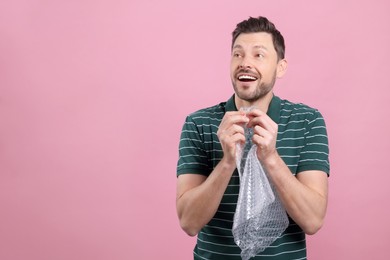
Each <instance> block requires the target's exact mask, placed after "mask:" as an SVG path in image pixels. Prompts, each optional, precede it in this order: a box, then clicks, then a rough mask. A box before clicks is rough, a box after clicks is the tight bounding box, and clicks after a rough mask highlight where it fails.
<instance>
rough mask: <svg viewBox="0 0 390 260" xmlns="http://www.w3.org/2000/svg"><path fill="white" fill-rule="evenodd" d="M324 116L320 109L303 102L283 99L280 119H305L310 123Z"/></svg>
mask: <svg viewBox="0 0 390 260" xmlns="http://www.w3.org/2000/svg"><path fill="white" fill-rule="evenodd" d="M317 118H321V119H322V120H323V117H322V115H321V113H320V111H319V110H318V109H316V108H313V107H310V106H308V105H306V104H303V103H294V102H291V101H289V100H287V99H281V105H280V119H281V122H283V121H294V122H297V121H305V122H306V123H309V122H311V121H313V120H316V119H317Z"/></svg>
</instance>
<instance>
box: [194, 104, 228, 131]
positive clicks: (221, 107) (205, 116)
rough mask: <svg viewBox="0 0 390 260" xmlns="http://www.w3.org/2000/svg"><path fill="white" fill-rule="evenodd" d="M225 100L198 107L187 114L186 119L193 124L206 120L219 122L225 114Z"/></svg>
mask: <svg viewBox="0 0 390 260" xmlns="http://www.w3.org/2000/svg"><path fill="white" fill-rule="evenodd" d="M225 106H226V102H221V103H219V104H217V105H214V106H210V107H206V108H202V109H199V110H197V111H195V112H193V113H191V114H189V115H188V116H187V121H191V122H194V123H195V124H197V125H199V124H203V123H206V122H208V123H209V122H211V121H216V122H220V121H221V120H222V118H223V116H224V114H225Z"/></svg>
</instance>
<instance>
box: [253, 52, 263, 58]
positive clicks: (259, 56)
mask: <svg viewBox="0 0 390 260" xmlns="http://www.w3.org/2000/svg"><path fill="white" fill-rule="evenodd" d="M255 56H256V58H261V59H262V58H264V54H262V53H257V54H256V55H255Z"/></svg>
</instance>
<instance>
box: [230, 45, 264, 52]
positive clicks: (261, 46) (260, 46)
mask: <svg viewBox="0 0 390 260" xmlns="http://www.w3.org/2000/svg"><path fill="white" fill-rule="evenodd" d="M254 48H255V49H263V50H265V51H268V49H267V47H265V46H264V45H255V46H254ZM233 49H243V47H242V46H241V45H240V44H236V45H234V46H233Z"/></svg>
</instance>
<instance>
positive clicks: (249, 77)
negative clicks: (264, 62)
mask: <svg viewBox="0 0 390 260" xmlns="http://www.w3.org/2000/svg"><path fill="white" fill-rule="evenodd" d="M238 79H240V80H241V79H250V80H256V78H255V77H253V76H249V75H242V76H239V77H238Z"/></svg>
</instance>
